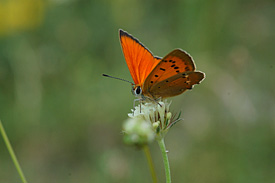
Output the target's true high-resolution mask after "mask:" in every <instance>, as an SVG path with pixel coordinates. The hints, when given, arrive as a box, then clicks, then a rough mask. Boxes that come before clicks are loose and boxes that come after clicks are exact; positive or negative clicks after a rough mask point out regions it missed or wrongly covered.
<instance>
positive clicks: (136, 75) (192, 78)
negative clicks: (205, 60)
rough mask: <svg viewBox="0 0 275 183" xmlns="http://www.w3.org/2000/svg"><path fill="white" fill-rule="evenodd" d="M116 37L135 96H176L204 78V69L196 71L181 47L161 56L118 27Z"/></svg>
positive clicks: (189, 57) (151, 97)
mask: <svg viewBox="0 0 275 183" xmlns="http://www.w3.org/2000/svg"><path fill="white" fill-rule="evenodd" d="M119 36H120V42H121V46H122V50H123V53H124V56H125V60H126V63H127V65H128V68H129V71H130V73H131V76H132V78H133V80H134V83H135V84H134V86H133V93H134V94H135V95H136V96H137V97H140V98H149V99H151V100H157V99H159V98H161V99H163V98H168V97H172V96H176V95H179V94H181V93H183V92H184V91H186V90H188V89H192V88H193V85H195V84H199V83H200V82H201V81H202V80H203V79H204V77H205V76H204V73H203V72H200V71H195V64H194V61H193V59H192V57H191V56H190V55H189V54H188V53H186V52H185V51H183V50H181V49H175V50H173V51H172V52H170V53H169V54H168V55H166V56H165V57H164V58H162V59H161V58H159V57H156V56H153V54H152V53H151V52H150V51H149V50H148V49H147V48H146V47H145V46H143V45H142V44H141V43H140V42H139V41H138V40H137V39H136V38H134V37H133V36H131V35H130V34H128V33H127V32H125V31H123V30H119Z"/></svg>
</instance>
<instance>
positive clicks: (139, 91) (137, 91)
mask: <svg viewBox="0 0 275 183" xmlns="http://www.w3.org/2000/svg"><path fill="white" fill-rule="evenodd" d="M132 93H133V95H135V96H136V97H141V96H142V89H141V86H139V85H132Z"/></svg>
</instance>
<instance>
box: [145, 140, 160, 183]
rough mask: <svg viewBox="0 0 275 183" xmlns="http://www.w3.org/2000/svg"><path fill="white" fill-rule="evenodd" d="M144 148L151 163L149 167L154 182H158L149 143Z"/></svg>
mask: <svg viewBox="0 0 275 183" xmlns="http://www.w3.org/2000/svg"><path fill="white" fill-rule="evenodd" d="M143 150H144V153H145V155H146V158H147V162H148V165H149V168H150V172H151V176H152V179H153V183H157V175H156V171H155V168H154V164H153V160H152V156H151V153H150V150H149V148H148V145H145V146H143Z"/></svg>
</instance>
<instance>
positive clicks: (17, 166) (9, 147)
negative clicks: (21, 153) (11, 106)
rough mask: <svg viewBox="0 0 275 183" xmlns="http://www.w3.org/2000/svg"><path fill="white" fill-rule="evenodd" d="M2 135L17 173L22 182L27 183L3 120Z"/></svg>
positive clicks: (0, 124)
mask: <svg viewBox="0 0 275 183" xmlns="http://www.w3.org/2000/svg"><path fill="white" fill-rule="evenodd" d="M0 133H1V134H2V136H3V139H4V142H5V144H6V146H7V149H8V151H9V153H10V156H11V159H12V161H13V163H14V165H15V167H16V169H17V172H18V174H19V176H20V178H21V180H22V182H23V183H27V180H26V178H25V176H24V174H23V171H22V169H21V167H20V165H19V162H18V160H17V158H16V156H15V153H14V151H13V149H12V146H11V144H10V141H9V138H8V136H7V134H6V132H5V129H4V127H3V125H2V122H1V120H0Z"/></svg>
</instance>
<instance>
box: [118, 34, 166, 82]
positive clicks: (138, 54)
mask: <svg viewBox="0 0 275 183" xmlns="http://www.w3.org/2000/svg"><path fill="white" fill-rule="evenodd" d="M119 37H120V43H121V47H122V50H123V53H124V57H125V60H126V63H127V65H128V68H129V71H130V73H131V75H132V78H133V80H134V83H135V84H136V85H139V86H142V85H143V83H144V81H145V79H146V78H147V76H148V75H149V74H150V72H151V71H152V70H153V69H154V67H155V66H156V65H157V64H158V63H159V62H160V60H161V59H160V58H158V57H154V56H153V54H152V53H151V52H150V51H149V50H148V49H147V48H146V47H145V46H143V45H142V44H141V43H140V42H139V41H138V40H137V39H136V38H134V37H133V36H131V35H130V34H128V33H127V32H125V31H123V30H121V29H120V30H119Z"/></svg>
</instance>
